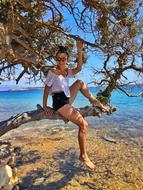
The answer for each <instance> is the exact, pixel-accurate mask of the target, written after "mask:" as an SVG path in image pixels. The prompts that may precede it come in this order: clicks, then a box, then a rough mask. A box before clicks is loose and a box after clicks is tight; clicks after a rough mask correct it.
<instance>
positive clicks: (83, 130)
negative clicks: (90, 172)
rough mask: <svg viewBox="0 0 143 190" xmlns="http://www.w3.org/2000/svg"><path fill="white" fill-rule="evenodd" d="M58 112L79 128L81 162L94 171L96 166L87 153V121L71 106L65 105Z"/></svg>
mask: <svg viewBox="0 0 143 190" xmlns="http://www.w3.org/2000/svg"><path fill="white" fill-rule="evenodd" d="M58 112H59V113H60V114H61V115H62V116H64V117H65V118H66V119H68V120H69V121H71V122H73V123H75V124H76V125H78V126H79V132H78V142H79V148H80V160H81V161H83V162H84V163H85V164H86V165H87V166H88V167H89V168H91V169H94V168H95V165H94V164H93V163H92V162H91V161H90V159H89V158H88V155H87V152H86V136H87V127H88V124H87V122H86V120H85V119H84V118H83V117H82V115H81V114H80V113H79V112H78V111H77V110H76V109H75V108H73V107H72V106H71V105H70V104H66V105H64V106H63V107H62V108H60V109H58Z"/></svg>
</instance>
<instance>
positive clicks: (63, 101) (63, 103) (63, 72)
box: [43, 41, 107, 169]
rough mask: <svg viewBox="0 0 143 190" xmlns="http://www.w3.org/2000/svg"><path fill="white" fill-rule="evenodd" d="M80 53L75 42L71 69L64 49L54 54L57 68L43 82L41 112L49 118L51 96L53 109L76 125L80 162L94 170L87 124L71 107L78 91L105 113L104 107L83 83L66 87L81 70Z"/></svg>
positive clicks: (79, 82)
mask: <svg viewBox="0 0 143 190" xmlns="http://www.w3.org/2000/svg"><path fill="white" fill-rule="evenodd" d="M82 53H83V42H82V41H77V60H78V63H77V66H76V67H75V68H73V69H67V60H68V57H69V55H68V53H67V51H66V48H65V47H63V46H61V47H60V48H59V50H58V52H57V54H56V60H57V66H56V67H55V68H54V69H52V70H50V71H49V72H48V76H47V79H46V82H45V89H44V96H43V110H44V112H45V114H47V115H48V116H51V115H52V114H53V112H54V111H53V110H51V109H48V108H47V98H48V95H49V94H51V95H52V98H53V109H54V110H55V111H57V112H59V113H60V114H61V115H62V116H63V117H64V118H66V119H68V120H69V121H71V122H73V123H74V124H76V125H78V127H79V133H78V141H79V148H80V157H79V158H80V160H81V161H82V162H84V163H85V165H86V166H88V167H89V168H91V169H94V168H95V165H94V164H93V163H92V162H91V160H90V159H89V157H88V155H87V152H86V135H87V128H88V123H87V121H86V120H85V119H84V118H83V117H82V115H81V114H80V113H79V112H78V111H77V110H76V109H75V108H74V107H72V103H73V101H74V99H75V97H76V95H77V93H78V91H79V90H80V91H81V93H82V94H83V95H84V96H85V97H86V98H88V99H89V101H90V102H91V103H92V104H93V105H94V106H96V107H99V108H100V109H102V110H104V111H107V109H106V107H104V106H103V105H102V104H101V103H100V102H99V101H98V100H97V99H96V98H95V97H94V96H93V95H92V94H91V93H90V92H89V90H88V88H87V87H86V85H85V84H84V82H83V81H81V80H77V81H76V82H74V83H73V84H72V86H70V87H69V86H68V78H69V77H70V76H71V75H75V74H77V73H78V72H79V71H81V69H82V64H83V60H82V57H83V56H82Z"/></svg>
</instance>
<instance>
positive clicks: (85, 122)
mask: <svg viewBox="0 0 143 190" xmlns="http://www.w3.org/2000/svg"><path fill="white" fill-rule="evenodd" d="M87 128H88V123H87V121H86V120H84V121H83V122H82V123H81V124H80V125H79V129H80V130H81V132H82V133H87Z"/></svg>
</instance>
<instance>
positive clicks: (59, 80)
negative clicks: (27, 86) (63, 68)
mask: <svg viewBox="0 0 143 190" xmlns="http://www.w3.org/2000/svg"><path fill="white" fill-rule="evenodd" d="M71 76H72V70H71V69H68V75H67V76H66V77H64V76H62V75H57V74H55V73H53V72H52V71H49V72H48V75H47V78H46V81H45V85H47V86H48V87H50V89H49V94H50V95H52V94H53V93H55V92H61V91H63V92H64V93H65V95H66V96H67V97H70V89H69V80H68V79H69V77H71Z"/></svg>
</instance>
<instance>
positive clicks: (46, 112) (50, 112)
mask: <svg viewBox="0 0 143 190" xmlns="http://www.w3.org/2000/svg"><path fill="white" fill-rule="evenodd" d="M43 110H44V113H45V115H47V116H52V115H53V114H54V110H53V109H51V108H47V107H46V106H44V107H43Z"/></svg>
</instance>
